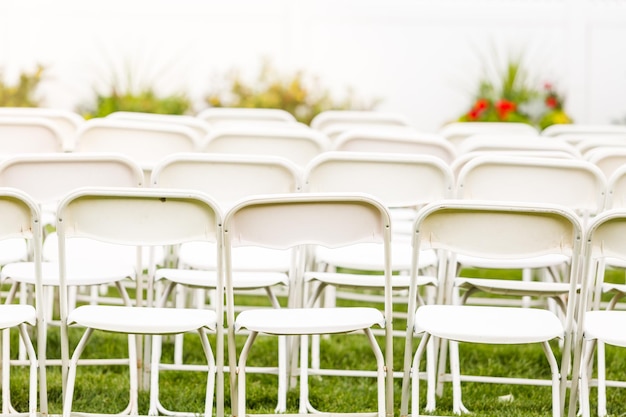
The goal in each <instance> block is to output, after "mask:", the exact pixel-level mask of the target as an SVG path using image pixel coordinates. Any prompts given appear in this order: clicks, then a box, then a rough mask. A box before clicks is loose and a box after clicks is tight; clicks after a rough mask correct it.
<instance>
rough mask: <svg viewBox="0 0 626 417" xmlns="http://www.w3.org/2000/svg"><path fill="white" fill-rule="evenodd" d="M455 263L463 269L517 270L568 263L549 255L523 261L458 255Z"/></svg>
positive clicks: (566, 258) (565, 259)
mask: <svg viewBox="0 0 626 417" xmlns="http://www.w3.org/2000/svg"><path fill="white" fill-rule="evenodd" d="M456 260H457V262H458V263H460V264H461V265H463V266H464V267H475V268H495V269H519V268H547V267H551V266H560V265H563V264H565V263H567V262H568V261H569V258H568V257H566V256H564V255H557V254H554V255H552V254H550V255H541V256H534V257H532V258H523V259H485V258H479V257H476V256H467V255H458V256H457V258H456Z"/></svg>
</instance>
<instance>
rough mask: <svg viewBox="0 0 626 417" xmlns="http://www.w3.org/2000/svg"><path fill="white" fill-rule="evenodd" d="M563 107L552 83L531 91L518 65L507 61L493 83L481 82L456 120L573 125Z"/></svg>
mask: <svg viewBox="0 0 626 417" xmlns="http://www.w3.org/2000/svg"><path fill="white" fill-rule="evenodd" d="M563 104H564V98H563V96H562V95H561V94H559V92H558V91H557V90H556V89H555V88H554V86H553V85H552V84H551V83H545V84H544V85H543V88H542V89H537V88H534V87H533V86H532V85H531V83H529V82H528V77H527V73H526V71H525V70H524V68H522V65H521V62H520V61H518V60H514V61H509V62H508V64H507V65H506V68H505V70H504V71H503V72H502V73H500V74H498V77H497V79H496V81H495V82H494V81H491V80H489V79H483V80H481V82H480V84H479V87H478V91H477V93H476V95H475V98H474V100H473V103H472V106H471V107H470V109H469V110H468V111H467V112H465V113H464V114H463V115H462V116H461V117H460V118H459V121H463V122H521V123H528V124H531V125H534V126H536V127H538V128H540V129H545V128H546V127H548V126H550V125H553V124H559V123H572V120H571V118H570V117H569V116H568V115H567V113H566V112H565V110H564V109H563Z"/></svg>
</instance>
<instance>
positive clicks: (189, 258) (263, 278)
mask: <svg viewBox="0 0 626 417" xmlns="http://www.w3.org/2000/svg"><path fill="white" fill-rule="evenodd" d="M152 187H155V188H163V187H165V188H178V189H191V190H196V191H202V192H205V193H207V194H208V195H210V196H211V197H213V198H214V199H215V201H216V202H217V203H218V204H219V205H220V207H221V208H222V209H223V210H227V209H228V208H230V207H232V206H233V205H234V204H235V203H236V202H237V201H238V200H240V199H242V198H245V197H250V196H253V195H266V194H284V193H295V192H299V191H300V189H301V178H300V170H299V169H298V167H297V166H295V165H294V164H293V163H291V162H290V161H289V160H286V159H283V158H279V157H270V156H259V155H235V154H232V155H230V154H198V153H193V154H176V155H172V156H171V157H168V158H166V159H164V160H163V161H161V163H159V164H158V165H157V166H156V167H155V169H154V171H153V172H152ZM209 245H210V244H209V243H206V242H189V243H186V244H182V245H180V247H179V248H178V257H177V259H178V265H177V268H176V269H173V268H167V269H165V268H163V269H159V270H157V271H156V279H157V280H165V281H166V282H167V283H168V284H167V287H166V288H165V291H164V294H163V302H164V301H165V299H166V298H167V297H168V296H169V294H170V293H171V292H172V290H173V289H174V287H176V286H177V285H181V286H184V287H189V288H194V289H199V290H202V291H200V294H199V295H200V296H201V297H202V298H201V299H200V300H199V303H200V304H203V303H204V299H205V297H204V293H205V290H207V289H209V290H214V289H215V282H212V281H210V280H208V279H207V271H214V270H215V269H216V267H217V265H218V260H217V259H215V258H210V257H207V256H206V253H207V251H209V250H210V249H209V248H207V246H209ZM235 258H236V259H235V261H234V269H235V270H236V272H235V274H234V278H233V287H234V288H235V290H237V291H246V292H250V291H253V290H262V291H263V292H264V293H266V294H267V296H268V297H269V300H270V303H271V305H272V306H273V307H274V308H278V307H280V302H279V300H278V298H277V294H276V293H275V291H274V288H286V287H287V285H288V275H287V273H288V271H289V268H290V262H291V257H290V253H289V252H285V251H277V250H272V249H264V250H262V249H259V248H256V250H250V249H249V248H240V249H238V250H236V251H235ZM184 295H185V292H184V291H181V292H180V293H179V295H178V296H177V298H178V302H179V303H182V302H183V301H184ZM282 339H284V338H282ZM282 339H281V340H282ZM284 343H285V341H284V340H282V341H281V344H280V346H281V347H280V349H281V350H282V352H281V353H280V354H279V367H278V368H279V369H278V370H277V369H273V370H271V369H270V370H265V371H264V372H277V371H278V372H282V374H281V377H280V379H279V380H280V384H279V386H280V389H279V398H278V404H277V407H276V408H277V410H279V411H280V410H282V411H285V409H286V407H287V398H286V393H287V387H286V386H285V385H286V378H287V374H286V372H287V369H286V356H285V355H286V352H285V351H284V350H285V348H286V345H285V344H284ZM164 368H167V369H192V370H193V369H194V367H193V366H192V367H188V366H185V365H184V364H183V349H182V338H181V337H177V340H176V344H175V350H174V364H173V365H169V364H168V365H164ZM158 406H159V411H161V412H162V413H167V410H166V409H165V407H163V406H162V405H161V404H160V403H159V404H158Z"/></svg>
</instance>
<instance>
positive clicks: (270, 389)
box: [11, 298, 626, 417]
mask: <svg viewBox="0 0 626 417" xmlns="http://www.w3.org/2000/svg"><path fill="white" fill-rule="evenodd" d="M254 300H255V301H256V300H257V299H256V298H255V299H254ZM248 302H250V301H248ZM398 308H399V309H400V310H401V309H402V306H400V307H398ZM403 326H404V322H403V321H402V320H396V322H395V326H394V327H395V328H396V329H402V327H403ZM81 333H82V332H81V331H80V329H73V330H72V343H73V345H75V343H76V341H77V340H78V337H79V336H80V334H81ZM243 340H244V338H243V337H241V338H239V339H238V344H239V347H241V345H242V344H243ZM12 342H13V345H14V347H15V346H16V342H17V337H16V334H13V337H12ZM212 343H214V340H212ZM381 344H382V340H381ZM213 346H215V345H214V344H213ZM185 347H186V349H185V361H186V362H189V363H197V364H203V363H204V362H203V354H202V352H201V347H200V343H199V340H198V337H197V336H196V335H194V334H189V335H186V336H185ZM276 347H277V344H276V339H275V338H274V337H260V338H259V339H258V340H257V342H256V343H255V345H254V347H253V350H252V353H251V356H250V359H249V365H250V366H264V365H272V364H275V363H276ZM403 347H404V341H403V339H402V338H397V340H396V341H395V344H394V367H395V370H396V371H397V370H401V369H402V360H403ZM554 347H555V351H558V345H557V344H556V343H555V344H554ZM15 350H16V349H13V352H15ZM59 351H60V348H59V336H58V328H56V327H53V328H51V330H50V333H49V340H48V356H49V357H51V358H58V357H59ZM172 352H173V342H172V340H171V339H167V340H165V343H164V348H163V357H164V360H171V359H170V358H171V357H172V356H173V353H172ZM321 352H322V366H323V367H330V368H333V367H334V368H341V367H351V368H356V369H373V363H374V361H373V358H372V354H371V351H370V349H369V346H367V343H366V340H365V337H364V336H362V335H340V336H333V337H330V338H323V339H322V346H321ZM460 354H461V369H462V372H464V373H468V374H478V375H497V376H516V377H531V378H538V377H545V378H548V372H547V370H548V367H547V363H546V359H545V356H544V355H543V352H542V350H541V348H540V347H539V346H488V345H470V344H462V345H461V348H460ZM125 355H126V336H123V335H117V334H106V333H96V334H95V335H94V336H93V338H92V340H91V341H90V343H89V345H88V348H87V350H86V351H85V354H84V355H83V357H85V358H89V357H101V356H105V357H115V356H125ZM557 356H558V355H557ZM607 372H608V374H609V377H610V378H614V379H626V352H624V351H623V350H620V349H617V348H610V347H608V348H607ZM225 380H226V387H225V391H226V413H227V414H229V413H230V397H229V387H228V375H226V377H225ZM60 381H61V377H60V369H59V367H58V366H50V367H49V369H48V394H49V402H50V412H51V413H52V414H60V413H61V382H60ZM276 381H277V380H276V377H275V376H273V375H260V374H248V401H247V406H248V411H249V412H251V413H267V412H273V410H274V407H275V406H276V395H277V389H276ZM205 384H206V373H204V372H181V371H176V372H175V371H167V372H162V375H161V385H160V386H161V394H162V395H161V398H162V403H163V404H164V405H165V406H166V407H168V408H171V409H174V410H186V411H193V412H197V413H202V410H203V407H204V390H205ZM310 385H311V387H310V390H311V402H312V403H313V405H314V406H315V407H316V408H317V409H319V410H323V411H331V412H344V411H372V410H375V408H376V387H375V384H374V379H373V378H354V377H352V378H351V377H312V378H311V384H310ZM425 385H426V384H425V383H422V384H421V389H422V397H421V398H422V406H423V405H424V403H425ZM27 386H28V376H27V370H26V368H15V369H14V370H13V373H12V380H11V389H12V399H13V404H14V406H15V407H16V408H17V409H18V410H25V409H26V406H27ZM400 387H401V381H400V379H397V380H396V382H395V388H396V389H395V394H394V401H395V404H396V415H399V409H400V391H401V389H400ZM607 395H608V400H607V401H608V407H609V413H610V414H611V415H616V416H617V415H623V414H624V413H626V390H622V389H618V388H609V389H608V391H607ZM594 396H595V389H592V397H591V398H592V407H595V398H594ZM503 397H505V398H508V399H509V400H507V401H503V400H502V399H501V398H503ZM463 399H464V404H465V406H466V407H467V408H468V409H469V410H470V411H472V412H473V415H475V416H485V417H489V416H503V415H506V416H549V415H551V393H550V388H549V387H536V386H519V385H500V384H479V383H469V382H468V383H463ZM127 401H128V373H127V369H126V368H124V367H121V366H109V367H102V366H99V367H96V366H81V367H79V371H78V377H77V384H76V390H75V397H74V406H73V409H74V410H76V411H85V412H97V413H116V412H119V411H121V410H122V409H123V408H124V407H125V406H126V403H127ZM297 410H298V389H297V387H294V388H292V389H290V391H289V394H288V412H292V413H295V412H297ZM592 410H594V408H592ZM147 412H148V392H146V391H142V392H141V394H140V413H141V414H147ZM422 412H423V411H422ZM424 414H426V413H424ZM437 415H453V413H452V394H451V386H450V384H449V383H446V384H445V386H444V393H443V395H442V397H440V398H438V399H437Z"/></svg>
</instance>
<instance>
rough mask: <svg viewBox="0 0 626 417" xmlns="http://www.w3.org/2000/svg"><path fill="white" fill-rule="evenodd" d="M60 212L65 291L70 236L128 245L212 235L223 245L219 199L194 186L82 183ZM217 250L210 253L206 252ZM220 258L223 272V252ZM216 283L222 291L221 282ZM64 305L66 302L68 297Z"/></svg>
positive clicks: (173, 242) (171, 242)
mask: <svg viewBox="0 0 626 417" xmlns="http://www.w3.org/2000/svg"><path fill="white" fill-rule="evenodd" d="M57 216H58V217H57V235H58V248H59V263H60V275H61V287H62V291H61V294H62V295H66V290H65V288H66V286H67V282H66V279H65V277H66V271H67V262H68V254H67V251H68V248H69V243H70V242H69V240H71V239H85V238H86V239H93V240H96V241H101V242H104V243H107V244H114V245H124V246H127V247H134V246H137V247H139V246H141V247H148V246H152V247H157V246H163V245H176V244H180V243H184V242H191V241H208V242H217V243H218V245H215V246H211V247H214V248H219V246H220V245H219V242H221V236H222V232H221V226H220V225H221V224H222V216H221V211H220V209H219V207H218V206H217V204H216V203H215V202H213V201H212V200H211V199H210V198H209V197H208V196H206V195H204V194H202V193H197V192H196V193H194V192H192V191H190V190H166V189H158V190H157V189H146V188H117V187H115V188H109V187H106V188H102V187H94V188H81V189H79V190H75V191H73V192H71V193H70V194H68V195H67V196H66V197H65V198H64V199H63V200H62V201H61V202H60V203H59V208H58V212H57ZM213 250H215V249H213ZM215 256H216V254H215V253H207V257H215ZM217 259H218V277H220V276H221V264H220V263H219V259H221V258H220V255H219V254H217ZM217 288H218V292H219V291H220V288H221V286H220V285H218V286H217ZM218 296H219V294H218ZM217 299H220V298H217ZM61 305H62V306H64V305H66V303H65V300H62V302H61ZM217 305H218V306H219V305H220V303H217ZM62 317H63V316H62Z"/></svg>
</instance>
